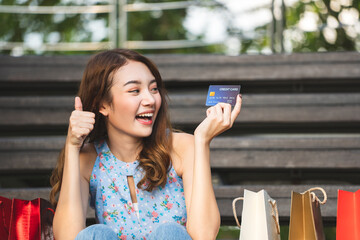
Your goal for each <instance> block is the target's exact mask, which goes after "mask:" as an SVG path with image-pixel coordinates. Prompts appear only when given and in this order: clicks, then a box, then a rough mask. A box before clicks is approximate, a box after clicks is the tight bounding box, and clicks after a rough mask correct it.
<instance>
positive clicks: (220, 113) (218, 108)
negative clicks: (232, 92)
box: [215, 103, 223, 121]
mask: <svg viewBox="0 0 360 240" xmlns="http://www.w3.org/2000/svg"><path fill="white" fill-rule="evenodd" d="M215 111H216V117H217V119H218V120H219V121H222V120H223V107H222V105H221V103H218V104H216V105H215Z"/></svg>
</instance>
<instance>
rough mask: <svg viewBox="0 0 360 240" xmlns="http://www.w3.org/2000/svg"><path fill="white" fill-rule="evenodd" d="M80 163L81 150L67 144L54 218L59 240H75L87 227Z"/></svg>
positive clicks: (55, 232)
mask: <svg viewBox="0 0 360 240" xmlns="http://www.w3.org/2000/svg"><path fill="white" fill-rule="evenodd" d="M79 162H80V161H79V150H78V149H77V148H76V147H73V146H71V145H69V144H67V145H66V147H65V163H64V171H63V179H62V184H61V190H60V195H59V201H58V205H57V208H56V213H55V218H54V234H55V237H56V239H59V240H62V239H74V238H75V236H76V235H77V233H78V232H79V231H81V230H82V229H83V228H84V227H85V213H84V206H83V201H82V196H81V175H80V163H79Z"/></svg>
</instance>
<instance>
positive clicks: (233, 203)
mask: <svg viewBox="0 0 360 240" xmlns="http://www.w3.org/2000/svg"><path fill="white" fill-rule="evenodd" d="M239 200H244V198H243V197H238V198H235V199H234V200H233V202H232V209H233V213H234V217H235V221H236V224H237V225H238V227H239V228H241V226H240V223H239V220H238V218H237V214H236V207H235V203H236V202H237V201H239Z"/></svg>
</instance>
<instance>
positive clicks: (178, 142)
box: [173, 132, 194, 150]
mask: <svg viewBox="0 0 360 240" xmlns="http://www.w3.org/2000/svg"><path fill="white" fill-rule="evenodd" d="M189 142H194V135H192V134H189V133H185V132H173V147H174V148H180V149H179V150H181V149H183V148H186V147H187V146H188V145H189Z"/></svg>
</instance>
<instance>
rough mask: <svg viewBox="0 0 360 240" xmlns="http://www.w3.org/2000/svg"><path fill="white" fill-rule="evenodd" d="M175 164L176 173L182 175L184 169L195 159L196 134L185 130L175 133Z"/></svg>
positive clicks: (173, 158)
mask: <svg viewBox="0 0 360 240" xmlns="http://www.w3.org/2000/svg"><path fill="white" fill-rule="evenodd" d="M172 146H173V154H172V160H173V166H174V169H175V171H176V173H177V174H178V175H179V176H180V177H182V175H183V169H184V167H185V166H186V165H188V164H189V163H190V164H191V162H192V161H193V159H194V136H193V135H192V134H188V133H184V132H174V133H173V144H172Z"/></svg>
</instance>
